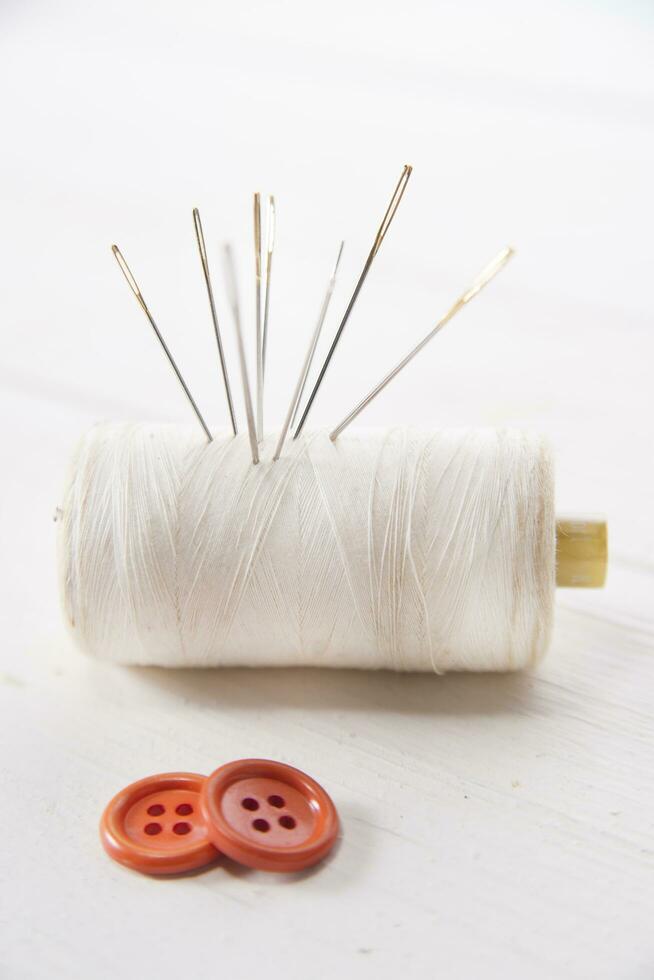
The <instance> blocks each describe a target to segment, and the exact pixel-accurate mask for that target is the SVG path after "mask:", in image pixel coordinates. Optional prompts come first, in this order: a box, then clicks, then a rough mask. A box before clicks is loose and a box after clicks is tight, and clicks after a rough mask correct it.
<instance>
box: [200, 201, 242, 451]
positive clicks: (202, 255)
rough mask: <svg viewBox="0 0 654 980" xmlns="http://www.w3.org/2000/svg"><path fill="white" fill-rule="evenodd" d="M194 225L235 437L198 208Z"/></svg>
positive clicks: (232, 407)
mask: <svg viewBox="0 0 654 980" xmlns="http://www.w3.org/2000/svg"><path fill="white" fill-rule="evenodd" d="M193 224H194V226H195V237H196V239H197V242H198V249H199V251H200V261H201V263H202V271H203V273H204V281H205V283H206V286H207V296H208V297H209V308H210V310H211V319H212V320H213V329H214V333H215V335H216V344H217V345H218V357H219V358H220V369H221V371H222V375H223V382H224V385H225V394H226V395H227V406H228V408H229V417H230V419H231V422H232V429H233V431H234V435H236V434H237V432H238V429H237V427H236V413H235V412H234V402H233V401H232V390H231V387H230V384H229V376H228V374H227V363H226V361H225V352H224V351H223V344H222V339H221V336H220V327H219V326H218V316H217V314H216V304H215V303H214V298H213V288H212V285H211V275H210V273H209V260H208V258H207V248H206V245H205V242H204V232H203V231H202V221H201V220H200V212H199V211H198V209H197V208H193Z"/></svg>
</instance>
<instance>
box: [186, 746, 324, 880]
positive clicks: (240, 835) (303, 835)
mask: <svg viewBox="0 0 654 980" xmlns="http://www.w3.org/2000/svg"><path fill="white" fill-rule="evenodd" d="M200 805H201V807H202V813H203V815H204V818H205V821H206V824H207V829H208V832H209V837H210V839H211V840H212V842H213V843H214V844H215V846H216V847H217V848H219V849H220V850H221V851H222V852H223V853H224V854H226V855H227V856H228V857H230V858H233V860H234V861H238V862H239V863H240V864H246V865H248V866H249V867H251V868H260V869H261V870H263V871H299V870H300V869H301V868H308V867H309V866H310V865H312V864H316V863H317V862H318V861H320V860H321V858H323V857H325V855H326V854H327V853H328V851H330V850H331V848H332V847H333V845H334V842H335V840H336V835H337V833H338V814H337V813H336V807H335V806H334V804H333V803H332V801H331V799H330V798H329V796H328V795H327V793H326V792H325V791H324V789H323V788H322V786H320V785H319V784H318V783H317V782H316V781H315V779H312V778H311V776H307V775H306V774H305V773H303V772H300V770H299V769H294V768H293V767H292V766H286V765H284V764H283V763H281V762H270V761H268V760H267V759H243V760H241V761H239V762H230V763H228V764H227V765H226V766H221V767H220V769H216V771H215V772H213V773H212V774H211V775H210V776H208V777H207V779H206V780H205V782H204V785H203V787H202V793H201V794H200Z"/></svg>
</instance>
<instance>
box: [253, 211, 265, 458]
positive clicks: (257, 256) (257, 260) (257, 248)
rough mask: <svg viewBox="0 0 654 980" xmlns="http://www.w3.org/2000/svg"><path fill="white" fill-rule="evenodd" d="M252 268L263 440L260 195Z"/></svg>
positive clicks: (259, 434)
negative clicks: (253, 269)
mask: <svg viewBox="0 0 654 980" xmlns="http://www.w3.org/2000/svg"><path fill="white" fill-rule="evenodd" d="M254 267H255V300H256V311H257V312H256V316H257V332H256V344H257V439H258V440H259V442H261V440H262V439H263V336H262V333H261V195H260V194H258V193H257V194H255V195H254Z"/></svg>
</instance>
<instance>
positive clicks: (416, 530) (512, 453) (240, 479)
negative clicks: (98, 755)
mask: <svg viewBox="0 0 654 980" xmlns="http://www.w3.org/2000/svg"><path fill="white" fill-rule="evenodd" d="M275 443H276V435H275V434H272V435H271V436H270V437H269V438H267V439H266V440H265V442H264V444H263V445H262V447H261V462H260V463H259V465H258V466H253V465H252V463H251V458H250V452H249V445H248V442H247V436H245V435H239V436H237V437H236V438H233V437H232V435H231V433H222V434H218V435H216V437H215V439H214V441H213V442H212V443H210V444H206V443H204V442H202V441H201V439H200V438H199V437H198V434H197V432H196V431H194V430H193V429H190V428H189V429H187V428H184V427H179V426H164V425H143V424H134V425H103V426H98V427H96V428H94V429H92V430H91V431H90V432H88V433H87V434H86V435H85V436H84V437H83V438H82V440H81V441H80V443H79V445H78V446H77V449H76V451H75V453H74V456H73V460H72V462H71V467H70V472H69V478H68V482H67V486H66V488H65V494H64V499H63V504H62V507H61V517H62V519H61V525H60V527H61V531H60V575H61V587H62V596H63V605H64V610H65V615H66V619H67V621H68V622H69V624H70V626H71V628H72V630H73V633H74V635H75V636H76V638H77V640H78V643H79V644H80V646H81V647H82V648H83V649H84V650H85V651H86V652H87V653H89V654H91V655H94V656H97V657H101V658H103V659H107V660H112V661H117V662H121V663H127V664H156V665H162V666H175V667H176V666H220V665H225V666H227V665H232V666H233V665H241V666H244V665H247V666H282V665H284V666H286V665H300V664H303V665H314V666H334V667H359V668H390V669H394V670H428V671H437V672H442V671H446V670H453V669H454V670H462V669H467V670H509V669H515V668H520V667H524V666H527V665H529V664H531V663H534V662H535V661H537V660H538V659H539V658H540V657H541V656H542V655H543V654H544V653H545V651H546V649H547V645H548V642H549V637H550V631H551V624H552V616H553V605H554V588H555V580H556V571H555V567H556V539H557V535H556V521H555V515H554V480H553V465H552V459H551V454H550V451H549V448H548V446H547V443H546V441H545V440H544V439H543V438H542V437H541V436H539V435H537V434H534V433H526V432H522V431H518V430H495V429H474V430H470V429H461V430H456V429H451V430H442V431H431V432H425V431H420V430H414V429H397V428H395V429H388V430H363V429H361V430H352V431H348V432H347V433H345V434H344V435H343V436H342V437H341V438H340V439H339V440H338V441H337V442H336V443H332V442H331V441H330V440H329V438H328V436H327V433H324V432H314V433H310V434H307V435H303V437H302V438H301V439H299V440H297V441H296V442H294V443H293V444H292V447H291V448H290V450H289V452H288V453H287V454H285V455H284V456H282V458H281V459H280V460H279V461H278V462H272V460H271V457H272V453H273V450H274V446H275ZM591 524H592V522H591ZM593 526H594V525H593ZM577 530H578V528H577ZM576 534H577V531H575V528H574V526H573V525H569V527H568V531H567V537H568V544H570V542H572V548H571V549H570V548H568V551H567V552H566V559H565V567H566V569H567V570H568V572H570V570H571V569H572V572H570V574H571V575H572V577H574V566H575V545H574V541H575V540H576V538H575V535H576ZM581 537H582V539H584V535H581ZM587 537H588V535H586V538H587ZM584 540H585V539H584ZM584 560H586V561H590V563H591V564H590V565H588V566H587V572H588V569H589V568H590V567H591V566H592V564H593V561H595V563H596V564H597V565H598V566H600V565H601V557H600V558H597V556H596V557H595V559H592V558H590V559H589V558H588V557H586V558H585V559H584ZM569 584H572V583H569Z"/></svg>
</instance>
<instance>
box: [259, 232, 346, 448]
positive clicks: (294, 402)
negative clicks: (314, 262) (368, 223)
mask: <svg viewBox="0 0 654 980" xmlns="http://www.w3.org/2000/svg"><path fill="white" fill-rule="evenodd" d="M344 245H345V242H341V246H340V248H339V250H338V255H337V256H336V263H335V265H334V270H333V272H332V275H331V278H330V280H329V284H328V286H327V290H326V292H325V296H324V299H323V301H322V306H321V307H320V314H319V316H318V322H317V323H316V326H315V329H314V331H313V334H312V336H311V340H310V342H309V348H308V350H307V353H306V357H305V359H304V364H303V365H302V370H301V371H300V377H299V378H298V381H297V385H296V386H295V391H294V392H293V397H292V399H291V404H290V405H289V407H288V413H287V415H286V420H285V422H284V425H283V427H282V431H281V432H280V434H279V441H278V442H277V447H276V449H275V455H274V456H273V460H278V459H279V457H280V456H281V453H282V449H283V447H284V441H285V439H286V433H287V432H288V430H289V428H290V426H291V425H292V424H293V418H294V417H295V413H296V412H297V407H298V405H299V404H300V400H301V398H302V392H303V391H304V386H305V384H306V380H307V375H308V374H309V371H310V369H311V362H312V360H313V355H314V353H315V350H316V345H317V344H318V338H319V337H320V332H321V330H322V325H323V323H324V322H325V317H326V315H327V309H328V307H329V301H330V300H331V298H332V293H333V292H334V285H335V284H336V274H337V272H338V265H339V262H340V261H341V254H342V252H343V246H344Z"/></svg>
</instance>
